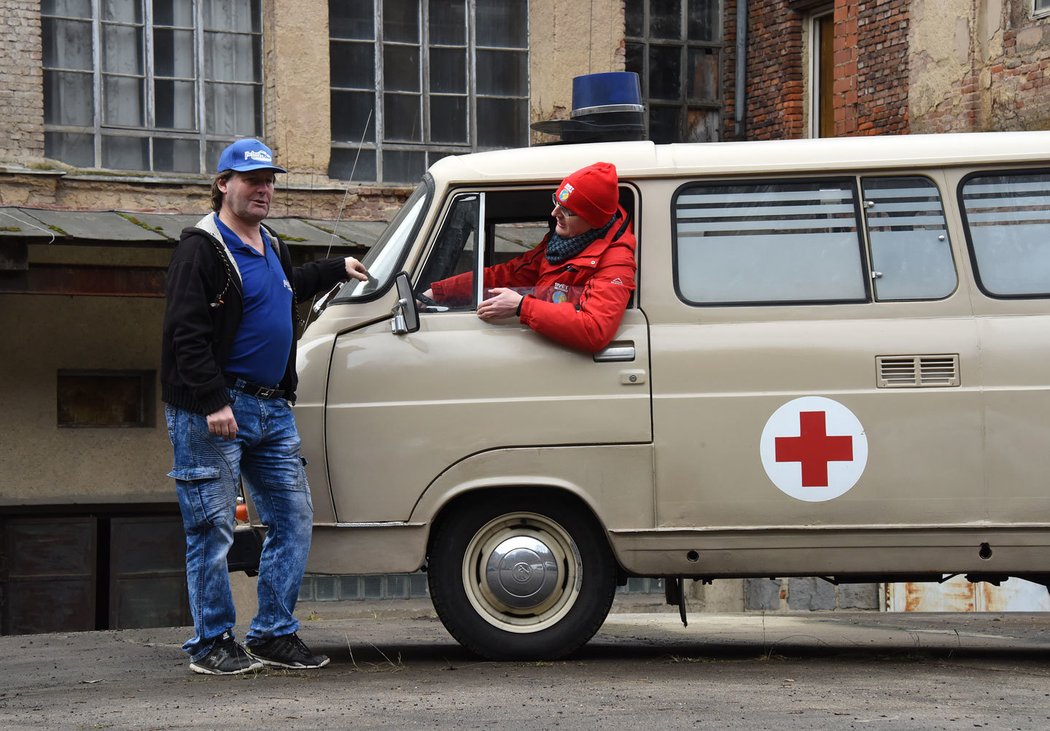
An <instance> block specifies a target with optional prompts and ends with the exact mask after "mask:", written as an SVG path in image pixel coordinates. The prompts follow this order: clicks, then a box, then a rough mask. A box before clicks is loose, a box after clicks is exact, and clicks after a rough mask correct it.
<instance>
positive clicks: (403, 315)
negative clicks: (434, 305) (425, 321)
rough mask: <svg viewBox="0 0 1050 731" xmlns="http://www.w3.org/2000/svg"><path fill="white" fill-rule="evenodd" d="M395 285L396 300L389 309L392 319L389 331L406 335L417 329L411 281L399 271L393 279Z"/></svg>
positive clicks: (417, 316)
mask: <svg viewBox="0 0 1050 731" xmlns="http://www.w3.org/2000/svg"><path fill="white" fill-rule="evenodd" d="M394 284H395V285H396V287H397V302H396V303H395V304H394V307H393V308H392V309H391V310H390V314H391V315H392V316H393V319H391V321H390V332H392V333H393V334H394V335H407V334H408V333H414V332H416V331H417V330H418V329H419V310H417V309H416V297H415V294H414V293H413V292H412V283H411V282H410V281H408V275H407V274H406V273H405V272H401V273H400V274H398V275H397V279H395V280H394Z"/></svg>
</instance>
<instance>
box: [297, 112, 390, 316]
mask: <svg viewBox="0 0 1050 731" xmlns="http://www.w3.org/2000/svg"><path fill="white" fill-rule="evenodd" d="M372 112H373V109H369V110H368V118H367V119H365V126H364V129H362V130H361V140H360V141H359V142H358V143H357V154H356V155H354V164H353V165H351V166H350V178H349V180H347V181H346V190H345V191H344V192H343V200H342V202H341V203H340V204H339V212H338V213H336V216H335V227H334V228H333V229H332V233H331V235H330V236H329V237H328V248H327V249H326V250H325V252H324V258H325V259H327V258H328V257H329V255H330V254H331V253H332V244H334V243H335V235H336V232H337V231H338V230H339V224H340V223H341V222H342V220H343V210H344V209H345V208H346V201H347V199H348V198H349V197H350V184H351V183H352V182H353V180H354V173H355V172H357V161H358V160H360V159H361V147H362V146H363V145H364V144H365V135H367V134H368V125H369V124H371V123H372ZM343 284H345V282H340V283H339V284H337V285H335V286H334V287H332V288H331V289H330V290H328V292H327V293H326V294H325V296H324V297H322V298H321V301H320V302H318V301H317V295H314V298H313V299H312V300H310V312H312V313H314V314H315V315H316V314H319V313H320V312H321V310H323V309H324V306H325V303H326V302H328V298H329V297H331V296H332V294H333V293H334V292H335V291H336V290H337V289H339V288H340V287H342V286H343ZM315 303H316V304H315ZM304 329H305V328H304Z"/></svg>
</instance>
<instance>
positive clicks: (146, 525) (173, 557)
mask: <svg viewBox="0 0 1050 731" xmlns="http://www.w3.org/2000/svg"><path fill="white" fill-rule="evenodd" d="M109 526H110V544H109V545H110V552H109V556H110V560H109V575H110V579H109V627H110V629H131V628H137V627H173V626H182V625H187V624H192V620H191V619H190V615H189V600H188V599H187V594H186V563H185V561H186V559H185V556H186V542H185V539H184V537H183V532H182V520H181V518H180V517H179V516H178V515H172V516H151V517H145V516H141V517H128V518H112V519H110V524H109Z"/></svg>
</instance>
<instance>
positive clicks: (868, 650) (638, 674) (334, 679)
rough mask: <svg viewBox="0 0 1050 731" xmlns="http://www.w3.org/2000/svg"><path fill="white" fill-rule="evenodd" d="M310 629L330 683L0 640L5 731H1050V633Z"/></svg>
mask: <svg viewBox="0 0 1050 731" xmlns="http://www.w3.org/2000/svg"><path fill="white" fill-rule="evenodd" d="M391 605H393V606H391ZM617 608H618V609H621V610H622V609H624V608H625V607H623V606H620V607H617ZM626 608H627V609H636V608H638V607H630V606H628V607H626ZM302 609H303V610H304V612H303V614H302V616H304V617H310V619H308V621H306V622H305V626H304V629H303V631H302V635H303V637H304V638H305V639H306V640H307V641H308V642H309V643H310V644H312V645H313V646H314V647H315V648H316V649H318V650H320V651H323V652H325V653H327V654H329V655H331V657H332V659H333V662H332V665H330V666H329V667H327V668H325V669H323V670H320V671H312V672H302V671H300V672H291V671H279V672H262V673H259V674H257V675H249V676H238V677H231V678H215V677H206V676H199V675H194V674H193V673H190V672H189V670H188V669H187V667H186V660H185V659H184V658H183V656H182V654H181V653H180V651H179V649H178V648H179V644H180V643H181V642H182V641H183V640H184V639H185V637H186V635H187V631H186V630H185V629H181V628H165V629H149V630H125V631H116V632H87V633H70V634H50V635H30V636H16V637H0V728H3V729H21V728H49V729H50V728H59V729H105V728H121V729H123V728H129V729H131V728H134V729H182V728H197V729H215V728H223V729H230V730H232V729H249V728H251V729H261V728H294V729H297V730H298V729H313V728H350V727H353V728H453V727H454V728H460V729H462V728H490V727H501V728H528V729H530V730H531V729H548V728H560V729H621V728H622V729H636V728H643V727H650V728H660V729H667V728H671V729H676V728H705V729H748V730H750V729H776V730H777V731H784V730H790V729H872V728H874V729H894V731H896V730H898V729H973V728H989V729H1033V730H1034V729H1039V730H1040V731H1043V730H1045V729H1047V728H1050V663H1048V659H1050V615H1044V614H997V615H991V614H976V615H974V614H970V615H962V614H955V615H940V614H937V615H931V614H909V615H903V614H876V613H836V614H807V615H791V614H786V615H785V614H777V615H766V616H763V615H757V614H747V615H744V614H721V615H694V616H693V617H691V618H690V624H689V627H687V628H683V627H682V626H681V623H680V622H678V618H677V615H676V614H674V613H667V612H663V613H649V612H647V613H615V614H613V615H611V616H610V617H609V620H608V621H607V622H606V624H605V626H604V627H603V628H602V630H601V631H600V632H599V634H598V635H597V636H596V637H595V639H594V640H592V641H591V643H590V644H588V645H587V646H586V647H585V648H584V649H583V650H582V651H580V652H579V653H578V654H577V655H576V656H575V657H573V658H571V659H569V660H566V661H561V662H553V663H550V662H527V663H518V662H507V663H494V662H486V661H481V660H479V659H477V658H476V657H473V656H471V655H470V654H468V653H466V652H465V651H464V650H462V649H461V648H460V647H459V646H458V645H457V644H456V643H455V642H454V641H453V640H452V639H451V638H450V637H449V636H448V634H447V633H446V632H445V631H444V629H443V628H442V627H441V625H440V623H438V622H437V621H436V620H435V619H434V618H433V615H432V613H431V612H430V611H429V609H428V607H427V606H426V605H424V604H419V603H412V602H404V603H398V602H393V603H391V602H387V603H384V605H382V606H378V605H377V606H375V607H371V606H368V605H361V604H352V603H345V604H341V605H330V604H314V605H307V606H304V607H302Z"/></svg>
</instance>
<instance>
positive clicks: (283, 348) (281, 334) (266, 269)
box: [215, 216, 292, 386]
mask: <svg viewBox="0 0 1050 731" xmlns="http://www.w3.org/2000/svg"><path fill="white" fill-rule="evenodd" d="M215 223H216V225H217V226H218V227H219V233H221V234H222V238H223V240H224V241H225V242H226V246H228V247H229V249H230V251H231V252H232V253H233V258H234V259H235V260H236V262H237V268H238V269H240V272H241V288H242V290H243V292H244V311H243V314H242V315H241V326H240V328H238V330H237V335H236V337H234V340H233V349H232V350H231V351H230V359H229V360H228V361H227V362H226V367H225V368H224V369H223V371H224V372H225V373H228V374H230V375H235V376H239V377H240V378H243V379H244V380H246V381H251V382H252V383H256V384H259V385H261V386H276V385H278V384H279V383H280V382H281V379H282V378H284V370H285V368H286V367H287V365H288V355H289V353H291V350H292V285H291V283H290V282H289V281H288V278H287V277H286V276H285V274H284V269H282V268H281V260H280V258H279V257H278V256H277V252H276V251H274V249H273V246H271V245H270V237H269V235H268V234H267V233H266V229H263V230H262V236H263V244H264V246H263V253H262V254H260V253H258V252H257V251H255V249H253V248H252V247H250V246H248V245H247V244H245V243H244V242H243V241H241V238H240V237H239V236H238V235H237V234H235V233H234V232H233V231H232V230H231V229H230V228H229V227H228V226H227V225H226V224H224V223H223V222H222V221H220V220H219V217H218V216H216V217H215Z"/></svg>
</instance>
